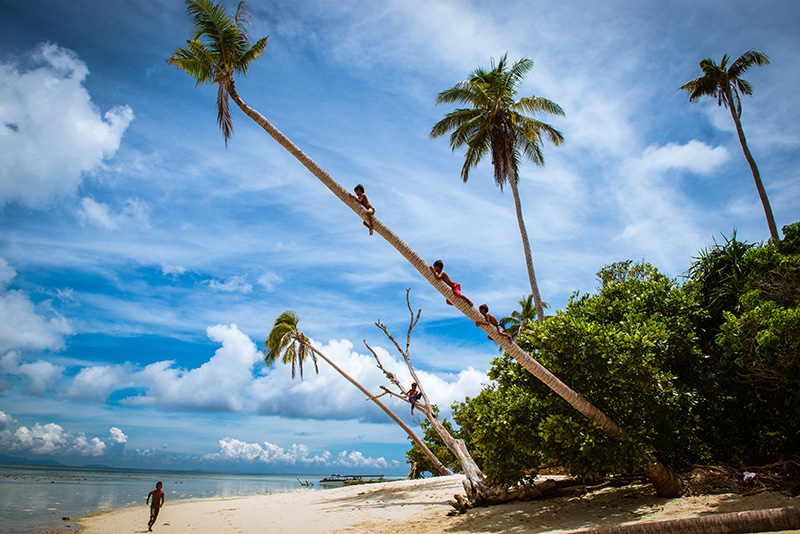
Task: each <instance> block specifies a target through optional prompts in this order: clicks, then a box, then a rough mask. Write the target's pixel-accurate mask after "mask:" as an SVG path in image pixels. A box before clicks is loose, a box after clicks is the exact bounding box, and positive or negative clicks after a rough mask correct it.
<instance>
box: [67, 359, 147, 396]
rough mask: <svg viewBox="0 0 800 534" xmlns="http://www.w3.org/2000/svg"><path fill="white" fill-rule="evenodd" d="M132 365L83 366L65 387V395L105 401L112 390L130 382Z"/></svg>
mask: <svg viewBox="0 0 800 534" xmlns="http://www.w3.org/2000/svg"><path fill="white" fill-rule="evenodd" d="M132 371H133V369H132V366H131V365H129V364H125V365H116V366H109V365H98V366H93V367H84V368H82V369H81V370H80V371H78V374H77V375H75V378H73V379H72V383H71V384H70V385H69V387H68V388H67V395H69V396H70V397H71V398H73V399H77V400H90V401H105V400H106V399H107V398H108V396H109V395H110V394H111V392H112V391H114V390H116V389H118V388H119V387H125V386H126V385H127V384H128V383H129V382H130V374H131V373H132Z"/></svg>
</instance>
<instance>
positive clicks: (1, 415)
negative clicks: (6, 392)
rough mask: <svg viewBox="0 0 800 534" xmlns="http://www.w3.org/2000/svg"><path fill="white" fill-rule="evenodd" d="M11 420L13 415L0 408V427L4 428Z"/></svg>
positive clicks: (12, 420)
mask: <svg viewBox="0 0 800 534" xmlns="http://www.w3.org/2000/svg"><path fill="white" fill-rule="evenodd" d="M13 422H14V418H13V417H11V416H10V415H8V414H7V413H6V412H4V411H2V410H0V429H4V428H5V427H7V426H8V425H10V424H11V423H13Z"/></svg>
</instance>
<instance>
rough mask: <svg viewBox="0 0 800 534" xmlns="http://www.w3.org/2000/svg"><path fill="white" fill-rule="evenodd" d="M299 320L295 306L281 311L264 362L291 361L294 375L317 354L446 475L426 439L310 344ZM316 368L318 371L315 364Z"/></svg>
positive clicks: (269, 364)
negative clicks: (398, 428) (306, 360)
mask: <svg viewBox="0 0 800 534" xmlns="http://www.w3.org/2000/svg"><path fill="white" fill-rule="evenodd" d="M299 322H300V316H299V315H298V314H297V313H296V312H295V311H294V310H286V311H285V312H283V313H282V314H280V315H279V316H278V318H277V319H275V324H274V325H273V327H272V330H271V331H270V333H269V336H267V340H266V341H265V342H264V347H263V352H264V364H265V365H266V366H267V367H270V366H272V364H273V363H275V362H276V361H277V360H278V359H280V360H281V362H282V363H284V364H287V363H289V362H291V364H292V378H294V377H295V372H294V370H295V365H296V364H297V365H298V366H299V367H300V376H301V377H302V376H303V360H305V359H306V358H308V357H309V356H310V357H311V358H312V359H313V360H314V366H315V367H316V364H317V357H319V358H321V359H322V360H323V361H325V362H326V363H327V364H328V365H330V366H331V367H333V368H334V369H335V370H336V372H337V373H339V374H340V375H342V376H343V377H344V378H345V379H346V380H347V381H348V382H350V383H351V384H353V385H354V386H355V387H357V388H358V389H359V391H361V393H363V394H364V395H366V396H367V398H368V399H369V400H371V401H372V402H374V403H375V404H377V405H378V407H379V408H380V409H381V410H383V411H384V412H386V415H388V416H389V417H391V419H392V421H394V422H395V423H397V424H398V425H400V427H401V428H402V429H403V430H405V432H406V434H408V436H409V437H410V438H411V439H412V440H413V441H414V443H416V444H417V446H418V447H419V448H420V449H422V452H423V453H425V455H426V456H427V457H428V459H429V460H430V461H431V463H432V464H433V466H434V468H435V469H436V474H437V475H449V474H450V471H449V470H448V469H447V468H446V467H445V466H444V465H442V462H440V461H439V459H438V458H437V457H436V456H435V455H434V454H433V452H431V450H430V449H429V448H428V446H427V445H425V442H423V441H422V440H421V439H420V438H419V436H417V434H416V433H415V432H414V431H413V430H412V429H411V427H409V426H408V425H407V424H405V423H404V422H403V420H402V419H400V418H399V417H398V416H397V414H395V413H394V412H393V411H392V410H391V409H390V408H389V407H388V406H386V405H385V404H384V403H382V402H381V401H380V400H379V399H378V398H377V397H376V396H375V395H373V394H372V393H370V392H369V390H367V389H366V388H365V387H364V386H362V385H361V384H360V383H359V382H358V381H356V379H354V378H353V377H351V376H350V375H348V374H347V373H345V372H344V371H343V370H342V369H341V368H340V367H339V366H338V365H336V364H335V363H333V361H331V360H330V359H329V358H328V357H327V356H325V354H323V353H322V352H320V351H319V350H317V349H316V348H314V347H313V346H312V345H311V341H310V340H309V339H308V338H307V337H306V335H305V334H304V333H302V332H301V331H300V330H299V329H298V327H297V325H298V323H299ZM317 372H319V369H318V368H317Z"/></svg>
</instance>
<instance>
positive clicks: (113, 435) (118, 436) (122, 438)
mask: <svg viewBox="0 0 800 534" xmlns="http://www.w3.org/2000/svg"><path fill="white" fill-rule="evenodd" d="M108 433H109V434H110V437H109V440H110V441H112V442H114V443H127V442H128V436H126V435H125V433H124V432H123V431H122V430H120V429H119V428H117V427H115V426H112V427H111V429H109V431H108Z"/></svg>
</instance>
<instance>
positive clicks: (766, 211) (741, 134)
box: [726, 88, 781, 243]
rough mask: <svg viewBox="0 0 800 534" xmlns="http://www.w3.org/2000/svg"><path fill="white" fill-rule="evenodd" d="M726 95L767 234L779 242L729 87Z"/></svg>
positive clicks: (770, 208)
mask: <svg viewBox="0 0 800 534" xmlns="http://www.w3.org/2000/svg"><path fill="white" fill-rule="evenodd" d="M726 97H727V99H728V109H729V110H730V111H731V117H733V123H734V124H735V125H736V133H737V134H738V135H739V143H740V144H741V145H742V152H744V157H745V159H746V160H747V163H748V164H749V165H750V171H751V172H752V173H753V180H755V182H756V189H757V190H758V196H759V198H761V205H762V206H764V214H765V215H766V216H767V226H769V234H770V235H771V236H772V241H773V242H774V243H778V242H780V240H781V238H780V236H779V235H778V228H777V226H776V225H775V216H774V215H772V207H771V206H770V205H769V198H767V190H766V189H764V183H763V182H762V181H761V173H759V172H758V167H757V166H756V160H755V159H753V155H752V154H751V153H750V149H749V148H748V146H747V140H746V139H745V137H744V130H743V129H742V121H741V119H740V118H739V114H738V113H737V111H736V109H735V108H734V105H733V96H732V95H731V90H730V88H728V90H727V91H726Z"/></svg>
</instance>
